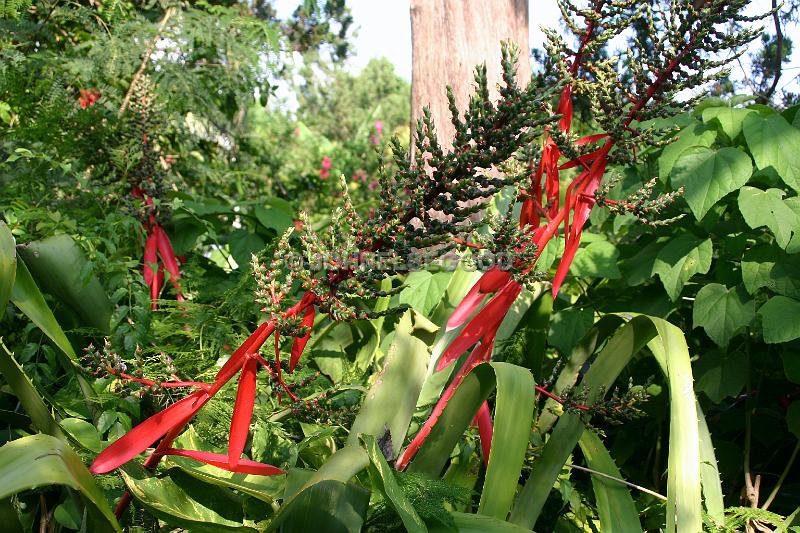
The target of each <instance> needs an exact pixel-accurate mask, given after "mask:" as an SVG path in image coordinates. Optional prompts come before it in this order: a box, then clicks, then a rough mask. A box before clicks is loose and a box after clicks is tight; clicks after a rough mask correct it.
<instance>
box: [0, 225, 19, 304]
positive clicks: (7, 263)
mask: <svg viewBox="0 0 800 533" xmlns="http://www.w3.org/2000/svg"><path fill="white" fill-rule="evenodd" d="M15 246H16V242H15V241H14V236H13V235H12V234H11V230H10V229H8V226H6V223H5V222H3V221H2V220H0V319H2V318H3V315H5V313H6V306H7V305H8V299H9V298H10V297H11V289H12V288H13V287H14V278H15V277H16V275H17V250H16V248H15Z"/></svg>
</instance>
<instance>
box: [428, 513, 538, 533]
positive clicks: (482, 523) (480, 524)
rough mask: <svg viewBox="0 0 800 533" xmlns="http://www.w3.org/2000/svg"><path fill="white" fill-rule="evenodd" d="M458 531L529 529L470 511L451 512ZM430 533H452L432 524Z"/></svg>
mask: <svg viewBox="0 0 800 533" xmlns="http://www.w3.org/2000/svg"><path fill="white" fill-rule="evenodd" d="M451 515H452V516H453V522H454V523H455V531H456V532H458V533H530V529H526V528H524V527H519V526H515V525H514V524H509V523H508V522H506V521H504V520H498V519H497V518H492V517H491V516H484V515H480V514H470V513H458V512H453V513H451ZM429 531H430V533H453V529H452V528H450V527H445V526H442V525H437V526H432V527H431V528H430V529H429Z"/></svg>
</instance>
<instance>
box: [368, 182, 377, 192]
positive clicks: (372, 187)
mask: <svg viewBox="0 0 800 533" xmlns="http://www.w3.org/2000/svg"><path fill="white" fill-rule="evenodd" d="M377 188H378V182H377V181H375V180H372V181H370V182H369V183H368V184H367V189H369V190H370V191H374V190H375V189H377Z"/></svg>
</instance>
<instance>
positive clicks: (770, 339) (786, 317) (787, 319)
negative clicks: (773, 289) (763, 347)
mask: <svg viewBox="0 0 800 533" xmlns="http://www.w3.org/2000/svg"><path fill="white" fill-rule="evenodd" d="M758 314H759V315H760V316H761V327H762V328H763V331H764V342H766V343H767V344H776V343H779V342H789V341H791V340H794V339H796V338H798V337H800V320H798V319H797V317H800V301H798V300H794V299H792V298H787V297H785V296H773V297H772V298H770V299H769V300H767V302H766V303H765V304H764V305H762V306H761V307H760V308H759V310H758Z"/></svg>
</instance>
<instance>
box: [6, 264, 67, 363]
mask: <svg viewBox="0 0 800 533" xmlns="http://www.w3.org/2000/svg"><path fill="white" fill-rule="evenodd" d="M11 301H12V302H13V303H14V305H16V306H17V308H19V310H20V311H22V312H23V313H24V314H25V316H27V317H28V318H30V319H31V322H33V323H34V324H36V326H37V327H38V328H39V329H40V330H42V332H43V333H44V334H45V335H47V336H48V337H50V340H52V341H53V342H54V343H55V345H56V346H58V347H59V348H60V349H61V351H62V352H64V353H65V354H67V356H68V357H69V358H70V359H72V360H73V361H77V359H78V357H77V356H76V355H75V350H73V348H72V344H70V342H69V340H68V339H67V336H66V335H64V331H63V330H62V329H61V326H59V325H58V322H57V321H56V317H54V316H53V312H52V311H51V310H50V307H48V306H47V302H45V301H44V297H43V296H42V293H41V292H40V291H39V287H37V286H36V283H34V281H33V278H32V277H31V273H30V272H28V269H27V267H26V266H25V263H24V262H23V261H21V260H20V261H17V274H16V279H15V281H14V288H13V289H12V291H11Z"/></svg>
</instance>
